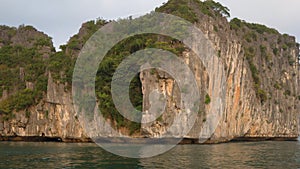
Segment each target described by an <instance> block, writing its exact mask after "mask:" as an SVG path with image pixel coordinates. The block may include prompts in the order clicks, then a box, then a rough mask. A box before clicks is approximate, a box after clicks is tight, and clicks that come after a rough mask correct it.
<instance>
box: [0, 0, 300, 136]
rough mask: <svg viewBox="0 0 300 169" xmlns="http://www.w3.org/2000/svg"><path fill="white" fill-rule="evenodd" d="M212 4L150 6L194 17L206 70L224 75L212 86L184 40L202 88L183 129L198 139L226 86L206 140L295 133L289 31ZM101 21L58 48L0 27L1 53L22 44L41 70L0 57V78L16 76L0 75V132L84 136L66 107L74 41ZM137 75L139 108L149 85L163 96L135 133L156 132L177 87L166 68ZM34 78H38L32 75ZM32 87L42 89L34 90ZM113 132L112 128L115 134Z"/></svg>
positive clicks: (295, 83) (298, 74)
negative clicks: (207, 56)
mask: <svg viewBox="0 0 300 169" xmlns="http://www.w3.org/2000/svg"><path fill="white" fill-rule="evenodd" d="M179 4H180V5H179ZM182 6H185V7H184V9H185V10H186V9H188V10H187V11H186V13H185V14H186V15H185V14H183V13H180V12H178V11H177V7H178V9H181V7H182ZM217 7H218V8H216V6H212V5H211V4H206V3H202V2H198V1H196V0H190V1H189V0H177V1H175V0H170V1H169V2H168V3H167V4H165V5H164V6H162V7H160V8H158V9H156V10H157V11H158V12H165V13H171V14H174V15H178V16H180V17H183V18H185V19H188V20H189V21H191V22H193V23H195V25H196V26H197V27H198V28H199V29H201V30H202V32H203V33H204V34H205V36H206V37H207V38H208V39H209V40H210V41H211V42H212V43H213V46H214V48H215V51H217V53H216V55H218V56H217V57H218V58H219V59H218V60H213V61H212V62H211V64H212V65H213V67H212V68H211V70H209V71H212V72H213V75H214V77H219V75H220V74H221V73H224V74H225V75H226V79H223V80H224V81H225V82H226V84H227V88H226V91H222V89H221V88H217V86H218V84H216V83H217V82H218V80H216V79H212V78H210V77H208V74H207V71H208V70H206V69H207V68H205V67H204V65H202V64H200V63H201V62H198V60H197V57H196V56H195V54H194V53H193V52H192V51H193V49H187V48H185V50H184V51H183V52H182V53H180V54H179V57H180V58H182V59H183V60H184V61H185V62H186V64H188V65H189V67H190V68H191V70H192V71H193V73H194V74H195V75H196V81H197V83H198V86H199V91H200V92H201V93H203V95H201V99H200V101H199V103H200V107H199V109H200V110H199V112H198V118H197V119H196V123H195V125H194V127H193V128H192V130H191V131H190V133H189V134H188V135H187V136H186V137H187V138H191V139H199V135H200V132H201V130H203V129H202V128H201V127H202V126H203V124H204V123H205V122H206V120H207V116H208V115H209V113H210V112H211V111H212V110H213V106H214V105H212V104H211V103H210V102H209V100H210V97H213V96H214V92H225V93H226V98H223V99H222V100H221V102H220V103H219V104H223V105H224V111H223V112H222V114H223V115H222V116H221V120H220V121H219V123H218V125H217V128H216V130H215V131H214V132H213V134H212V135H209V136H208V137H209V141H208V142H222V141H230V140H232V139H236V138H243V137H244V138H287V139H289V138H291V139H293V138H296V137H298V133H299V129H298V127H299V112H300V91H299V90H300V89H299V86H300V85H299V83H300V67H299V60H298V59H299V58H298V54H299V45H298V44H297V43H296V42H295V38H294V37H291V36H288V35H281V34H280V33H278V32H277V31H276V30H274V29H270V28H267V27H265V26H263V25H258V24H249V23H246V22H244V21H241V20H239V19H233V20H232V21H231V22H228V20H227V18H226V17H224V16H223V15H228V13H226V8H224V7H222V6H221V7H220V6H217ZM224 9H225V10H224ZM220 11H223V12H221V13H220ZM224 11H225V12H224ZM106 23H107V22H106V21H102V20H98V21H96V22H94V21H91V22H87V23H85V24H83V26H82V28H81V29H80V31H79V33H78V34H77V35H75V36H73V37H72V38H71V39H70V41H69V43H68V44H67V45H64V46H61V48H62V51H61V52H55V51H54V49H53V46H52V42H50V43H49V41H48V40H49V37H48V36H47V35H45V34H43V33H41V32H38V31H37V30H35V29H34V28H32V27H20V28H18V29H17V28H9V27H1V29H0V50H4V49H5V50H6V49H9V51H12V52H11V53H8V54H7V55H9V56H11V57H13V58H16V59H17V58H19V56H20V54H19V53H20V51H27V50H29V51H31V52H29V53H25V54H24V58H25V60H28V58H34V59H33V60H32V61H38V63H40V65H39V66H37V67H43V69H42V70H40V71H41V73H39V74H35V73H33V72H32V71H30V70H32V69H34V70H36V69H37V68H36V67H34V66H33V67H26V66H25V65H22V64H16V65H12V66H11V64H10V62H7V63H6V62H5V63H0V73H2V74H1V76H2V77H1V80H2V79H4V77H5V79H8V80H12V81H14V82H15V83H8V82H7V83H6V82H5V83H4V82H3V81H4V80H2V81H1V83H0V85H1V86H0V87H1V88H0V89H1V90H0V91H1V95H0V96H1V98H0V102H1V104H0V107H1V106H2V107H1V108H2V109H0V136H16V135H17V136H47V137H60V138H62V140H63V141H89V139H88V138H87V136H86V134H85V133H84V131H83V129H82V127H81V126H80V123H79V121H78V116H77V115H76V113H75V111H74V108H73V103H72V94H71V89H70V83H71V80H70V79H71V77H72V69H73V66H74V63H75V60H76V57H77V55H78V53H79V51H80V49H81V48H82V47H83V45H84V43H85V42H86V41H87V39H88V38H89V37H90V36H91V35H92V34H93V33H94V32H95V31H96V30H97V29H98V28H100V27H101V26H103V25H104V24H106ZM16 46H22V50H18V48H17V47H16ZM11 48H12V49H11ZM32 53H35V54H32ZM5 56H6V55H5ZM30 56H31V57H30ZM0 57H4V55H0ZM221 62H222V63H223V65H225V67H224V69H221V67H220V66H219V65H220V64H219V63H221ZM28 64H29V63H27V65H28ZM7 70H9V73H10V77H14V78H12V79H11V78H7V77H6V76H4V74H5V75H6V74H7ZM31 75H32V76H31ZM139 79H141V83H142V94H143V96H142V97H143V110H144V111H147V110H149V109H150V104H149V99H148V98H149V94H150V93H151V91H152V90H159V91H160V92H161V93H163V94H164V95H165V96H166V98H167V107H166V110H165V112H164V114H163V115H162V117H161V118H159V119H157V120H156V121H155V122H153V123H150V124H143V125H142V126H141V130H138V131H135V133H134V134H135V136H143V137H154V138H159V137H161V135H162V134H163V133H164V132H166V129H167V128H168V127H169V126H170V125H171V124H172V122H173V119H174V116H175V115H176V113H178V112H181V111H183V109H184V108H183V107H180V90H179V88H178V86H177V84H176V81H174V79H173V78H172V77H171V76H170V75H168V74H166V73H165V72H161V71H158V70H156V71H152V70H149V71H143V72H142V73H141V74H140V77H139ZM40 81H43V82H44V83H39V82H40ZM19 82H20V83H19ZM212 82H216V83H212ZM17 84H22V85H17ZM14 86H15V87H14ZM37 89H38V90H37ZM216 90H217V91H216ZM37 91H41V92H38V94H36V93H37ZM28 92H29V93H30V95H28V94H27V93H28ZM24 93H25V94H24ZM31 96H34V97H31ZM23 98H26V99H25V100H31V102H25V103H26V104H21V105H18V106H14V105H11V104H12V103H15V102H14V101H20V99H21V101H23V100H24V99H23ZM7 100H8V101H7ZM108 117H109V116H108ZM143 118H147V117H146V116H144V117H143ZM110 120H111V121H112V122H111V124H112V125H115V126H116V128H118V127H117V126H118V124H117V120H115V119H109V118H108V121H110ZM114 120H115V121H114ZM182 120H183V121H184V120H185V119H182ZM186 123H188V122H187V121H186ZM180 127H183V126H178V128H180ZM118 130H119V133H123V134H129V133H130V132H129V130H128V129H126V127H124V126H121V127H119V128H118ZM108 132H110V131H108ZM202 132H203V131H202ZM207 132H208V133H209V131H207ZM119 133H117V134H115V135H116V136H119V135H120V134H119Z"/></svg>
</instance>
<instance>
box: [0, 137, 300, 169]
mask: <svg viewBox="0 0 300 169" xmlns="http://www.w3.org/2000/svg"><path fill="white" fill-rule="evenodd" d="M274 167H276V168H299V167H300V142H244V143H227V144H217V145H179V146H176V147H175V148H174V149H172V150H170V151H169V152H167V153H165V154H162V155H160V156H157V157H153V158H146V159H129V158H123V157H119V156H116V155H113V154H110V153H108V152H106V151H104V150H102V149H101V148H99V147H98V146H97V145H95V144H86V143H84V144H64V143H13V142H1V143H0V168H49V169H50V168H105V169H106V168H166V169H169V168H274Z"/></svg>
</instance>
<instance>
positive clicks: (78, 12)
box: [0, 0, 300, 47]
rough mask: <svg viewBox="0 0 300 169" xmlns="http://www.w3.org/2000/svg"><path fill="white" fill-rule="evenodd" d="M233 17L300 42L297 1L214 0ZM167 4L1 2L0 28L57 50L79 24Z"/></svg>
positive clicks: (151, 0)
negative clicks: (30, 30) (17, 30)
mask: <svg viewBox="0 0 300 169" xmlns="http://www.w3.org/2000/svg"><path fill="white" fill-rule="evenodd" d="M217 1H219V2H221V3H222V4H223V5H225V6H227V7H228V8H230V10H231V16H232V17H238V18H241V19H243V20H246V21H249V22H256V23H263V24H265V25H268V26H270V27H274V28H276V29H277V30H279V31H280V32H281V33H288V34H291V35H294V36H296V37H297V41H298V42H299V41H300V16H299V14H298V9H299V8H300V1H299V0H287V1H283V0H272V1H271V0H217ZM163 2H167V0H0V25H9V26H16V27H17V26H19V25H21V24H25V25H32V26H34V27H36V28H37V29H38V30H40V31H43V32H45V33H46V34H48V35H49V36H51V37H52V38H53V40H54V44H55V46H56V47H58V46H59V45H61V44H65V43H66V42H67V41H68V39H69V38H70V36H72V35H74V34H75V33H77V32H78V30H79V28H80V26H81V24H82V23H83V22H85V21H88V20H93V19H96V18H98V17H101V18H104V19H117V18H124V17H128V16H130V15H142V14H145V13H147V12H150V11H152V10H153V9H155V7H158V6H160V5H161V4H162V3H163Z"/></svg>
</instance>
